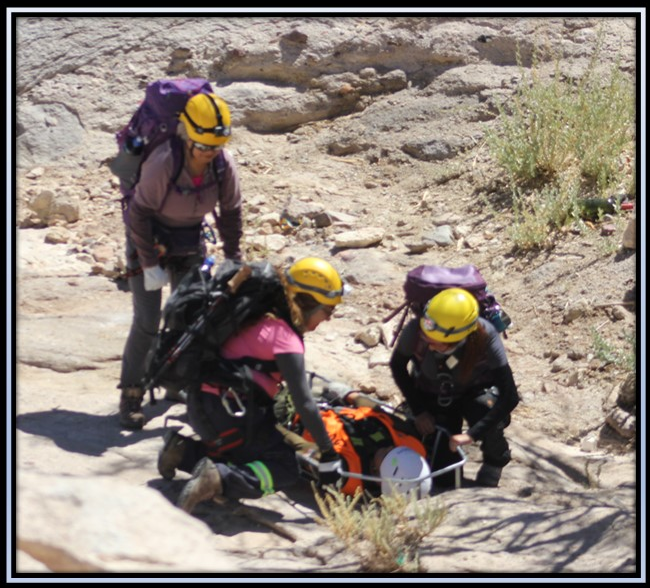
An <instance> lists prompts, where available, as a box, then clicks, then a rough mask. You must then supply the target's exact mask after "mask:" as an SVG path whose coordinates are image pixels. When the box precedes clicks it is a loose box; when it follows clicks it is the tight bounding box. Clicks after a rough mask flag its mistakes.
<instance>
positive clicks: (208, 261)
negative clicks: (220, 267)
mask: <svg viewBox="0 0 650 588" xmlns="http://www.w3.org/2000/svg"><path fill="white" fill-rule="evenodd" d="M216 260H217V259H216V257H215V256H214V255H210V256H208V257H206V258H205V260H204V261H203V265H202V266H201V273H202V274H203V275H204V276H207V277H209V276H210V271H211V270H212V266H213V265H214V262H215V261H216Z"/></svg>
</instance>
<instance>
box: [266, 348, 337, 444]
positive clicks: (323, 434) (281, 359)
mask: <svg viewBox="0 0 650 588" xmlns="http://www.w3.org/2000/svg"><path fill="white" fill-rule="evenodd" d="M275 361H276V363H277V365H278V369H279V370H280V374H281V375H282V379H283V380H284V381H285V382H286V383H287V387H288V389H289V394H290V395H291V400H292V401H293V404H294V407H295V409H296V411H297V412H298V415H299V416H300V420H301V422H302V424H303V426H304V427H305V428H306V429H307V430H308V431H309V432H310V433H311V435H312V437H313V438H314V440H315V441H316V443H317V445H318V448H319V449H320V451H321V453H326V452H332V451H334V448H333V446H332V441H331V439H330V437H329V435H328V434H327V429H326V428H325V425H324V424H323V419H322V418H321V416H320V411H319V410H318V405H317V404H316V402H315V400H314V398H313V396H312V394H311V390H310V388H309V383H308V382H307V373H306V371H305V356H304V355H303V354H302V353H282V354H277V355H276V356H275Z"/></svg>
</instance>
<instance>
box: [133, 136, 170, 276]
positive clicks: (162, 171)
mask: <svg viewBox="0 0 650 588" xmlns="http://www.w3.org/2000/svg"><path fill="white" fill-rule="evenodd" d="M171 168H172V161H171V152H170V150H168V149H165V147H164V146H162V145H161V146H160V147H158V148H157V149H154V151H152V153H151V155H150V156H149V158H148V159H147V160H146V161H145V162H144V163H143V164H142V169H141V172H140V180H139V181H138V184H137V186H136V188H135V194H134V195H133V198H132V199H131V202H130V203H129V212H128V218H129V231H130V236H131V239H132V241H133V244H134V245H135V248H136V250H137V252H138V259H139V261H140V264H141V265H142V267H143V268H148V267H155V266H157V265H158V255H157V253H156V250H155V249H154V239H153V224H152V219H153V218H154V214H155V213H156V211H158V209H159V208H160V206H161V204H162V202H163V201H164V199H165V196H166V194H167V191H168V189H169V178H170V177H171Z"/></svg>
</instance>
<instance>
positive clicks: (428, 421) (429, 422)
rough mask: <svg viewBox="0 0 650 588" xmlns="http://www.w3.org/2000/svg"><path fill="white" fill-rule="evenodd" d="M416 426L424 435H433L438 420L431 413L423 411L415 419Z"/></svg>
mask: <svg viewBox="0 0 650 588" xmlns="http://www.w3.org/2000/svg"><path fill="white" fill-rule="evenodd" d="M414 424H415V428H416V429H417V431H418V433H420V435H421V436H422V437H424V436H426V435H431V434H433V433H435V431H436V421H435V419H434V418H433V416H431V413H428V412H421V413H420V414H419V415H418V416H416V417H415V420H414Z"/></svg>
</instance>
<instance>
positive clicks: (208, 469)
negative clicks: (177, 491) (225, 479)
mask: <svg viewBox="0 0 650 588" xmlns="http://www.w3.org/2000/svg"><path fill="white" fill-rule="evenodd" d="M222 494H223V484H222V482H221V474H220V473H219V470H218V469H217V466H215V465H214V463H213V462H212V460H211V459H210V458H209V457H204V458H203V459H202V460H201V461H199V463H197V464H196V466H194V470H193V471H192V479H191V480H190V481H189V482H188V483H187V484H185V488H183V491H182V492H181V495H180V496H179V497H178V503H177V504H178V508H181V509H182V510H184V511H185V512H187V513H191V512H192V511H193V510H194V507H195V506H196V505H197V504H198V503H199V502H203V501H204V500H211V499H213V498H216V497H219V496H221V495H222Z"/></svg>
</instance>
